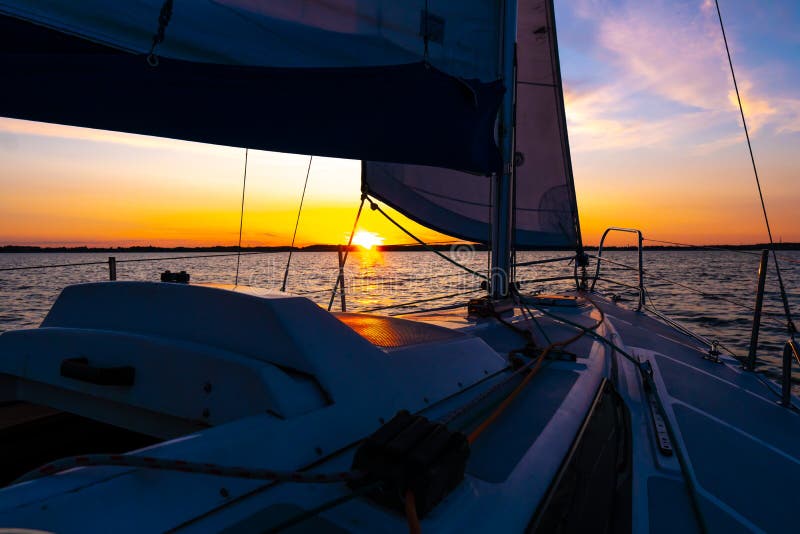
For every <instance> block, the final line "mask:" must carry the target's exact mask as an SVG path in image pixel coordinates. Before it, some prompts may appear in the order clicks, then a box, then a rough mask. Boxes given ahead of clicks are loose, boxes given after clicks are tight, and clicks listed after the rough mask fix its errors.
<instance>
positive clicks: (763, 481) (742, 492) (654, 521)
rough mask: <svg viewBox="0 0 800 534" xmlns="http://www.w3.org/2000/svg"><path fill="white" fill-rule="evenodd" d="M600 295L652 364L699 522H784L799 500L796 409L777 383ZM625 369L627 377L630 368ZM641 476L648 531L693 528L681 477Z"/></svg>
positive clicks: (632, 345)
mask: <svg viewBox="0 0 800 534" xmlns="http://www.w3.org/2000/svg"><path fill="white" fill-rule="evenodd" d="M598 304H599V305H600V306H601V307H602V308H603V309H604V311H605V312H606V314H607V315H608V317H609V319H610V320H611V321H612V323H613V324H614V325H615V326H616V328H617V330H618V332H619V334H620V337H621V338H622V340H623V341H624V343H625V345H626V346H627V349H628V351H629V352H630V353H631V354H632V355H634V356H635V357H637V358H640V359H642V360H648V361H650V363H651V364H652V366H653V369H654V379H655V381H656V384H657V387H658V389H659V394H660V396H661V399H662V402H663V403H664V405H665V409H666V410H667V412H668V416H669V418H670V420H671V423H672V424H673V427H674V429H675V433H676V435H677V437H678V440H679V443H678V446H679V447H680V448H681V449H682V450H683V451H685V454H686V457H687V464H688V468H689V470H690V471H691V472H692V474H693V477H694V478H695V480H696V486H697V494H698V501H699V505H700V512H701V515H702V521H704V522H705V524H706V527H707V528H708V529H709V530H711V531H725V532H739V531H752V530H764V531H767V532H776V531H780V530H784V529H785V526H786V525H789V524H791V523H792V522H793V521H794V516H795V511H796V510H797V507H798V506H799V505H800V496H798V494H797V492H796V482H797V480H800V440H798V436H800V416H798V414H797V412H795V411H793V410H789V409H786V408H784V407H782V406H780V405H779V404H778V402H777V401H778V395H777V393H776V391H775V389H774V388H773V387H771V386H770V385H768V384H767V383H766V382H765V380H764V379H763V378H762V377H759V376H758V375H756V374H754V373H751V372H748V371H745V370H743V369H742V368H741V366H740V365H739V364H738V362H736V361H735V360H733V359H732V358H723V361H722V362H721V363H715V362H713V361H711V360H709V359H707V358H704V356H705V355H707V350H706V349H704V348H700V347H698V346H697V343H696V342H695V341H694V340H692V339H691V338H689V337H688V336H685V335H683V334H681V333H679V332H677V331H675V330H674V329H671V328H669V327H668V326H666V325H664V324H663V323H661V322H659V321H657V320H654V319H653V318H651V317H648V316H646V315H644V314H641V313H636V312H632V311H630V310H626V309H624V308H621V307H619V306H615V305H613V304H611V303H609V302H603V301H600V302H598ZM625 378H627V380H628V381H630V379H631V373H630V372H629V373H627V375H626V377H625ZM776 430H779V431H776ZM664 463H665V464H666V462H664ZM640 484H641V487H640V489H641V490H644V491H646V493H645V494H646V495H647V499H648V501H649V505H648V507H647V510H648V519H647V520H646V524H647V525H648V526H649V528H650V530H651V532H675V531H678V530H681V531H685V532H694V531H698V525H697V521H692V520H691V518H692V511H691V502H690V500H689V496H688V493H687V489H686V486H685V484H684V482H683V481H682V480H680V479H678V478H669V477H667V476H663V474H657V473H654V474H653V476H651V477H649V478H647V479H645V480H641V481H640ZM645 484H646V486H645ZM643 519H644V518H643Z"/></svg>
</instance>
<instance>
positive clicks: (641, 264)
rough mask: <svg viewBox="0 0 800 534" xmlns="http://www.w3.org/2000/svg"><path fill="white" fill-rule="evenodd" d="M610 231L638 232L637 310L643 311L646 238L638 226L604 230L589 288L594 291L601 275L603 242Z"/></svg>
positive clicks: (614, 227)
mask: <svg viewBox="0 0 800 534" xmlns="http://www.w3.org/2000/svg"><path fill="white" fill-rule="evenodd" d="M609 232H627V233H629V234H636V235H637V236H638V238H639V246H638V250H639V287H638V290H639V302H638V304H637V306H636V311H641V309H642V308H643V307H644V261H643V254H642V250H643V249H642V241H643V240H644V238H643V237H642V231H641V230H637V229H636V228H622V227H619V226H611V227H609V228H606V231H605V232H603V237H601V238H600V245H599V246H598V247H597V268H596V269H595V272H594V278H593V279H592V286H591V287H590V288H589V290H590V291H594V285H595V284H596V283H597V279H598V278H599V277H600V264H601V263H602V257H601V256H602V255H603V243H604V242H605V240H606V236H607V235H608V234H609Z"/></svg>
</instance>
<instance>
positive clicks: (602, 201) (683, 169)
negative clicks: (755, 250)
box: [0, 0, 800, 246]
mask: <svg viewBox="0 0 800 534" xmlns="http://www.w3.org/2000/svg"><path fill="white" fill-rule="evenodd" d="M721 6H722V10H723V16H724V17H725V19H726V30H727V32H728V39H729V42H730V44H731V48H732V53H733V60H734V63H735V66H736V68H737V77H738V79H739V84H740V89H741V90H742V91H743V98H744V103H745V113H746V114H747V118H748V123H749V125H750V127H751V134H752V140H753V147H754V150H755V154H756V159H757V163H758V166H759V172H760V174H761V177H762V185H763V187H764V194H765V198H766V202H767V208H768V209H769V213H770V216H771V220H772V224H773V233H774V236H775V238H776V240H778V239H780V240H783V241H798V242H800V215H799V214H800V31H798V28H800V2H798V0H771V1H764V0H721ZM556 9H557V23H558V32H559V42H560V53H561V61H562V70H563V77H564V82H565V95H566V105H567V116H568V123H569V133H570V144H571V148H572V156H573V165H574V170H575V182H576V188H577V193H578V207H579V211H580V219H581V226H582V229H583V235H584V242H585V243H587V244H596V243H597V241H598V239H599V235H600V233H601V232H602V230H603V229H604V228H605V227H607V226H611V225H616V226H634V227H638V228H641V229H642V230H643V231H644V233H645V235H646V236H647V237H651V238H654V239H664V240H671V241H679V242H686V243H695V244H712V243H754V242H764V241H765V240H766V233H765V230H764V224H763V220H762V218H761V213H760V206H759V204H758V197H757V191H756V186H755V182H754V179H753V175H752V168H751V167H750V160H749V156H748V154H747V149H746V145H745V141H744V134H743V132H742V129H741V124H740V119H739V115H738V110H737V108H736V105H735V96H734V94H733V87H732V84H731V80H730V73H729V71H728V66H727V59H726V58H725V53H724V48H723V44H722V37H721V35H720V31H719V23H718V21H717V18H716V12H715V11H714V7H713V1H710V2H709V1H708V0H688V1H674V0H653V1H647V2H643V1H641V0H570V1H569V2H567V1H565V0H557V1H556ZM0 162H2V163H0V188H1V190H2V195H0V244H38V245H44V246H48V245H84V244H85V245H95V246H107V245H116V246H126V245H148V244H153V245H161V246H173V245H188V246H199V245H218V244H219V245H233V244H236V242H237V240H238V233H239V209H240V202H241V193H242V191H241V184H242V170H243V164H244V150H243V149H239V148H227V147H218V146H211V145H202V144H198V143H189V142H182V141H173V140H165V139H159V138H152V137H144V136H135V135H126V134H120V133H110V132H101V131H97V130H88V129H81V128H71V127H66V126H56V125H46V124H40V123H33V122H27V121H19V120H12V119H2V118H0ZM307 165H308V156H304V155H288V154H276V153H268V152H260V151H251V152H250V156H249V166H248V180H247V195H246V201H245V216H244V232H243V234H244V235H243V244H244V245H247V246H250V245H284V244H288V243H289V241H290V240H291V233H292V230H293V229H294V221H295V216H296V212H297V204H298V202H299V199H300V193H301V191H302V187H303V179H304V178H305V173H306V167H307ZM359 195H360V193H359V164H358V162H354V161H344V160H334V159H326V158H314V162H313V165H312V167H311V175H310V180H309V187H308V193H307V195H306V203H305V207H304V209H303V214H302V218H301V221H300V228H299V231H298V238H297V244H299V245H301V246H302V245H308V244H312V243H340V242H343V241H345V240H346V236H347V234H348V232H349V231H350V228H351V226H352V223H353V218H354V216H355V212H356V209H357V207H358V201H359ZM409 226H410V227H411V228H412V229H413V230H415V231H417V232H418V233H419V235H420V236H421V237H423V238H425V239H427V240H429V241H437V242H438V241H449V240H451V239H450V238H448V237H447V236H442V235H438V234H436V233H434V232H432V231H428V230H425V229H423V228H421V227H419V226H417V225H414V224H412V223H409ZM360 228H362V229H364V230H369V231H372V232H375V233H377V234H379V235H380V236H382V237H383V238H384V239H385V242H386V243H404V242H408V241H409V240H408V238H407V237H405V236H404V235H403V234H401V233H400V232H399V231H397V230H396V229H394V228H393V227H392V226H391V225H390V224H388V223H387V222H386V221H385V220H383V219H382V217H381V216H380V215H378V214H376V213H372V212H369V211H367V212H365V215H364V216H362V219H361V224H360Z"/></svg>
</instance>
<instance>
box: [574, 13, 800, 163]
mask: <svg viewBox="0 0 800 534" xmlns="http://www.w3.org/2000/svg"><path fill="white" fill-rule="evenodd" d="M571 7H572V10H573V15H575V16H577V17H579V18H583V19H587V20H592V21H594V24H595V25H596V31H595V32H594V40H593V42H591V43H590V44H589V46H590V47H591V48H590V49H587V50H584V51H582V52H583V53H584V55H588V56H590V57H592V58H593V60H594V61H596V62H597V63H599V64H600V65H603V67H604V70H603V71H602V72H601V73H600V74H599V75H598V74H595V76H596V79H595V80H594V81H593V83H591V82H590V83H586V81H585V80H584V81H583V83H581V84H576V85H573V86H568V87H567V88H565V93H566V95H565V96H566V100H567V106H568V110H567V113H568V118H569V122H570V134H571V137H573V139H574V140H575V143H576V144H579V145H580V146H581V148H582V149H584V150H604V149H614V148H624V147H641V146H648V145H654V144H658V143H670V142H672V143H681V141H682V140H683V141H687V140H688V139H689V138H693V140H692V142H691V146H697V147H702V149H703V150H704V151H707V150H711V149H713V148H714V147H720V148H721V147H722V146H727V145H728V144H730V143H731V142H733V139H734V138H735V139H736V140H738V139H739V135H741V134H740V133H739V134H737V135H734V134H736V132H735V125H736V124H739V125H740V124H741V119H740V118H739V114H738V105H737V102H736V97H735V93H734V92H733V88H732V85H731V77H730V71H729V68H728V63H727V57H726V55H725V49H724V45H723V42H722V38H721V34H720V31H719V23H718V20H717V15H716V11H715V9H714V4H713V2H711V1H709V0H703V1H698V0H695V1H691V2H667V1H666V0H660V1H653V2H641V1H639V0H623V1H622V2H615V3H612V2H610V1H604V0H583V1H579V2H577V3H576V4H574V5H572V6H571ZM729 40H732V42H731V45H732V46H733V47H735V48H736V49H738V50H739V51H742V45H741V44H740V43H738V42H736V41H735V39H732V38H731V36H730V35H729ZM564 42H565V41H564V39H562V46H563V43H564ZM740 55H741V56H744V55H745V54H743V53H742V54H740ZM734 59H735V56H734ZM594 71H595V72H596V71H597V69H594ZM567 74H569V73H567ZM737 74H738V75H739V89H740V91H741V95H742V101H743V106H744V110H745V115H746V117H747V122H748V126H749V128H750V133H751V134H756V133H757V132H759V131H761V130H762V129H768V130H770V131H772V132H777V133H795V132H798V131H800V99H797V98H793V97H786V96H780V95H776V94H770V92H769V90H768V89H772V88H770V87H768V86H767V85H766V83H765V82H764V81H763V80H764V79H765V77H763V76H755V73H754V72H753V71H752V70H751V69H748V68H746V67H745V66H742V65H741V64H739V65H737ZM567 78H568V79H569V75H567ZM609 80H611V81H609ZM754 80H758V83H755V82H754ZM720 131H723V132H724V135H722V136H721V137H722V138H724V142H721V143H720V142H719V140H718V139H719V138H720ZM709 139H710V140H709Z"/></svg>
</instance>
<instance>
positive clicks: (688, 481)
mask: <svg viewBox="0 0 800 534" xmlns="http://www.w3.org/2000/svg"><path fill="white" fill-rule="evenodd" d="M583 296H584V298H585V299H586V300H587V301H588V302H589V303H591V304H592V306H594V308H595V309H596V310H597V311H598V312H599V313H600V322H603V320H604V319H605V312H604V311H603V309H602V308H601V307H600V306H598V304H597V303H596V302H595V301H594V300H592V298H591V297H589V296H588V294H586V293H583ZM530 304H531V306H533V307H534V308H536V309H537V310H539V311H540V312H541V313H543V314H544V315H547V316H548V317H551V318H553V319H555V320H556V321H559V322H561V323H564V324H567V325H570V326H573V327H575V328H577V329H579V330H582V331H584V332H585V333H586V334H587V335H589V336H590V337H592V338H593V339H596V340H597V341H599V342H601V343H604V344H605V345H607V346H608V347H609V348H611V349H612V350H613V351H614V352H616V353H617V354H619V355H620V356H622V357H623V358H625V359H626V360H628V361H629V362H631V363H632V364H633V365H634V366H635V368H636V371H637V372H638V374H639V377H640V379H641V380H642V383H643V385H644V387H645V388H649V390H650V391H651V392H652V394H653V399H654V400H655V403H656V407H657V408H658V411H659V413H660V415H661V417H662V418H663V420H664V426H665V428H666V430H667V434H668V435H669V438H670V441H671V442H672V446H673V449H674V450H675V453H676V456H677V458H678V465H679V466H680V469H681V474H682V475H683V481H684V484H685V485H686V489H687V493H688V494H689V500H690V503H691V506H692V512H693V513H694V516H695V519H696V520H697V524H698V526H699V527H700V531H701V532H708V526H707V523H706V519H705V515H704V514H703V511H702V509H701V507H700V498H699V495H698V491H697V481H696V480H695V476H694V471H692V469H691V468H690V467H689V463H688V462H687V460H686V456H685V451H684V450H683V447H682V446H681V444H680V442H679V441H678V440H677V435H676V433H675V429H674V428H673V426H672V421H671V419H670V418H669V415H668V413H667V411H666V408H665V407H664V403H663V401H662V399H661V395H660V393H659V391H658V386H657V384H656V383H655V381H654V380H653V376H652V371H651V372H650V373H648V372H647V370H646V369H645V367H644V365H645V362H641V361H639V360H638V359H637V358H634V357H633V355H631V354H629V353H628V352H627V351H625V350H624V349H622V348H621V347H620V346H619V345H617V344H616V343H614V342H613V341H611V340H609V339H607V338H606V337H604V336H603V335H601V334H598V333H597V332H596V331H595V330H594V329H593V328H592V327H586V326H583V325H581V324H579V323H576V322H575V321H571V320H569V319H567V318H565V317H561V316H560V315H556V314H555V313H553V312H551V311H549V310H547V309H545V308H543V307H540V306H537V305H535V304H533V303H530Z"/></svg>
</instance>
